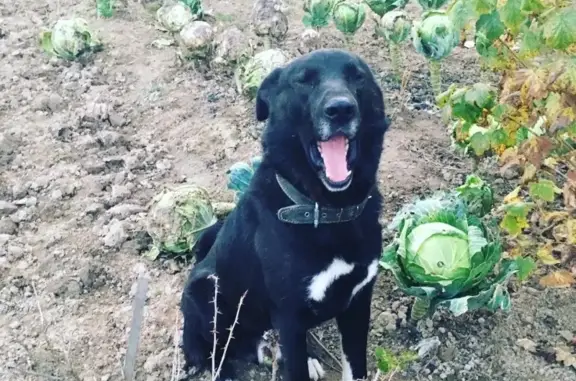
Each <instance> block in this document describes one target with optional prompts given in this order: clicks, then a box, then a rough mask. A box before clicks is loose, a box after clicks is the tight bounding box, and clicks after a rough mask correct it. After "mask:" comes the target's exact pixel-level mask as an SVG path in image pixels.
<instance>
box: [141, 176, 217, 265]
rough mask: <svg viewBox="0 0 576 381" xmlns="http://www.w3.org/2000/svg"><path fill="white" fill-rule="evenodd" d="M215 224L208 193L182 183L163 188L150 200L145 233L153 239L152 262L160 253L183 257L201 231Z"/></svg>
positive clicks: (150, 255)
mask: <svg viewBox="0 0 576 381" xmlns="http://www.w3.org/2000/svg"><path fill="white" fill-rule="evenodd" d="M216 221H217V219H216V216H215V213H214V207H213V204H212V201H211V200H210V196H209V194H208V192H207V191H206V190H205V189H204V188H202V187H199V186H197V185H194V184H185V185H180V186H178V187H175V188H173V189H165V190H163V191H162V192H161V193H160V194H158V195H156V196H155V197H154V198H153V199H152V205H151V208H150V211H149V213H148V219H147V221H146V230H147V232H148V234H149V235H150V236H151V237H152V241H153V247H152V250H150V252H149V253H148V254H147V255H146V256H147V257H148V258H150V259H151V260H154V259H156V258H157V257H158V256H159V255H160V253H168V254H172V255H184V254H187V253H189V252H190V251H191V250H192V249H193V248H194V245H195V244H196V241H197V239H198V236H199V235H200V233H202V231H204V230H205V229H207V228H208V227H210V226H212V225H213V224H215V223H216Z"/></svg>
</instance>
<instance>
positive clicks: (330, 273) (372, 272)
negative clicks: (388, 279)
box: [308, 258, 378, 302]
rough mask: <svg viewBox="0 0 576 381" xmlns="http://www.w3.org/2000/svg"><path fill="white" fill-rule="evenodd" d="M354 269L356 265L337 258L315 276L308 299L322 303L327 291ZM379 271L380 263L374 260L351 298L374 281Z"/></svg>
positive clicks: (309, 287)
mask: <svg viewBox="0 0 576 381" xmlns="http://www.w3.org/2000/svg"><path fill="white" fill-rule="evenodd" d="M354 267H355V265H354V264H352V263H348V262H345V261H344V260H342V259H340V258H335V259H334V260H333V261H332V263H330V265H328V267H326V268H325V269H324V270H322V271H321V272H320V273H318V274H316V275H314V277H313V278H312V281H311V282H310V285H309V286H308V298H310V299H312V300H314V301H316V302H321V301H322V300H323V299H324V298H325V297H326V291H327V290H328V288H330V286H331V285H332V284H333V283H334V282H335V281H336V280H337V279H338V278H340V277H343V276H345V275H348V274H350V273H351V272H352V271H354ZM377 271H378V261H377V260H374V261H373V262H372V263H371V264H370V265H369V266H368V274H366V277H365V278H364V279H363V280H362V281H361V282H360V283H358V284H357V285H356V286H355V287H354V289H353V290H352V295H351V298H353V297H354V296H355V295H356V294H357V293H358V292H359V291H360V290H361V289H362V288H363V287H364V286H366V285H367V284H368V283H370V281H371V280H372V279H374V277H375V276H376V273H377Z"/></svg>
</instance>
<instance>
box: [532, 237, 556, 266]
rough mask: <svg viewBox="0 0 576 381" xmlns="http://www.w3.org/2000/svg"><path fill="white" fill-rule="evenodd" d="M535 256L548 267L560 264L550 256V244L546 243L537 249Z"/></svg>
mask: <svg viewBox="0 0 576 381" xmlns="http://www.w3.org/2000/svg"><path fill="white" fill-rule="evenodd" d="M536 256H537V257H538V259H539V260H540V261H541V262H542V263H544V264H545V265H549V266H550V265H556V264H558V263H560V261H559V260H557V259H556V258H554V256H553V255H552V244H550V243H547V244H546V245H544V246H542V247H541V248H539V249H538V251H537V252H536Z"/></svg>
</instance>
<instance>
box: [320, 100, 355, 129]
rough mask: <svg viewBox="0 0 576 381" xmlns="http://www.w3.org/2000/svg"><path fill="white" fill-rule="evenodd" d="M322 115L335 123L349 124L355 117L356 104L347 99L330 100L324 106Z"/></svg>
mask: <svg viewBox="0 0 576 381" xmlns="http://www.w3.org/2000/svg"><path fill="white" fill-rule="evenodd" d="M324 115H326V117H327V118H328V119H330V120H332V121H335V122H339V123H346V122H349V121H350V120H352V118H354V117H355V116H356V104H354V103H353V102H352V101H351V100H350V99H349V98H347V97H336V98H332V99H330V100H329V101H328V102H326V105H325V106H324Z"/></svg>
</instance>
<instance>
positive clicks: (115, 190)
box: [112, 185, 132, 203]
mask: <svg viewBox="0 0 576 381" xmlns="http://www.w3.org/2000/svg"><path fill="white" fill-rule="evenodd" d="M130 194H132V192H131V191H130V189H129V188H128V187H127V186H125V185H112V200H113V201H114V203H117V202H120V201H122V200H123V199H125V198H126V197H128V196H130Z"/></svg>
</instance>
